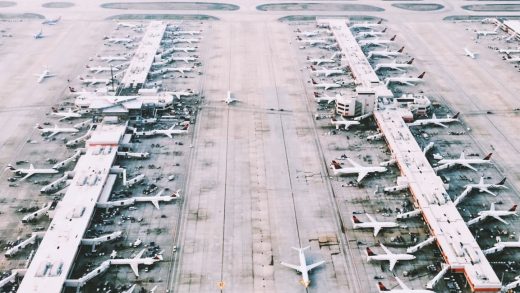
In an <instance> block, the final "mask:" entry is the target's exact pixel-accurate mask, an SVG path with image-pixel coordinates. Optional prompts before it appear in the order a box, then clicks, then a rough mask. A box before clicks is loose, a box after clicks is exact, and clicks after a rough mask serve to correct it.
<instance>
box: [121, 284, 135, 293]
mask: <svg viewBox="0 0 520 293" xmlns="http://www.w3.org/2000/svg"><path fill="white" fill-rule="evenodd" d="M135 286H137V285H136V284H134V285H132V287H130V288H129V289H128V290H126V291H124V293H132V292H134V289H135Z"/></svg>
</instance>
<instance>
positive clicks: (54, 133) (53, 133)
mask: <svg viewBox="0 0 520 293" xmlns="http://www.w3.org/2000/svg"><path fill="white" fill-rule="evenodd" d="M58 133H60V132H59V131H51V134H50V135H49V136H47V137H48V138H51V137H53V136H55V135H56V134H58Z"/></svg>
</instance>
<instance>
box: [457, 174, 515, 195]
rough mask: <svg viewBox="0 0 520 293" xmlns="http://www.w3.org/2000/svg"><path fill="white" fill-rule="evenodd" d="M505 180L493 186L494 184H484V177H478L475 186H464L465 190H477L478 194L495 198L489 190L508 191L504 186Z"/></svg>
mask: <svg viewBox="0 0 520 293" xmlns="http://www.w3.org/2000/svg"><path fill="white" fill-rule="evenodd" d="M505 183H506V178H504V179H502V180H500V182H498V183H496V184H494V183H484V177H480V181H479V182H478V183H477V184H467V185H466V186H464V187H465V188H470V189H471V190H473V189H477V190H478V191H479V192H487V193H489V194H491V195H493V196H497V195H496V193H494V192H492V191H490V190H489V189H490V188H495V189H498V188H504V189H508V187H507V186H505Z"/></svg>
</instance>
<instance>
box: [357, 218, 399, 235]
mask: <svg viewBox="0 0 520 293" xmlns="http://www.w3.org/2000/svg"><path fill="white" fill-rule="evenodd" d="M365 215H366V216H367V218H368V220H370V222H361V221H360V220H359V219H358V218H357V217H356V216H352V224H353V228H354V229H365V228H371V229H374V237H376V236H377V234H379V231H381V229H383V228H396V227H399V224H397V223H396V222H378V221H376V220H375V219H374V218H373V217H372V216H370V215H369V214H365Z"/></svg>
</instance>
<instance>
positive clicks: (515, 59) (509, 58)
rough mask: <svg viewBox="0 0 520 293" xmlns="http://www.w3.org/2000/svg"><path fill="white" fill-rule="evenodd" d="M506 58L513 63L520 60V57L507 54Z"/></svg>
mask: <svg viewBox="0 0 520 293" xmlns="http://www.w3.org/2000/svg"><path fill="white" fill-rule="evenodd" d="M506 60H507V61H508V62H511V63H516V62H520V57H511V55H509V54H507V58H506Z"/></svg>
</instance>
